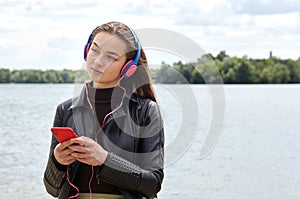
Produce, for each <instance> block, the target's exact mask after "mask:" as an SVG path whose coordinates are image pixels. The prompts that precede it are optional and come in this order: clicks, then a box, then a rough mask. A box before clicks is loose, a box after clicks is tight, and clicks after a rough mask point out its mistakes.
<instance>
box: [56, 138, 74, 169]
mask: <svg viewBox="0 0 300 199" xmlns="http://www.w3.org/2000/svg"><path fill="white" fill-rule="evenodd" d="M72 144H73V142H72V140H68V141H65V142H63V143H59V144H57V145H56V147H55V148H54V154H53V155H54V157H55V159H56V161H57V162H58V163H60V164H62V165H70V164H71V163H73V162H74V161H75V160H76V158H74V157H73V156H71V154H72V153H73V150H71V149H70V148H69V146H71V145H72Z"/></svg>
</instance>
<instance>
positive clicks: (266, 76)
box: [152, 51, 300, 84]
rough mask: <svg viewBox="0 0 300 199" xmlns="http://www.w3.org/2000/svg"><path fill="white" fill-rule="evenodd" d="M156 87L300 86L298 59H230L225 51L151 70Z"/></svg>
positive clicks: (299, 61) (299, 62)
mask: <svg viewBox="0 0 300 199" xmlns="http://www.w3.org/2000/svg"><path fill="white" fill-rule="evenodd" d="M152 74H153V78H154V81H155V82H160V83H172V84H174V83H192V84H204V83H225V84H284V83H300V57H299V58H298V59H297V60H292V59H279V58H276V57H270V58H268V59H252V58H248V57H247V56H244V57H242V58H239V57H230V56H229V55H227V54H226V52H225V51H221V52H220V53H219V54H218V55H217V56H215V57H214V56H213V55H211V54H206V55H203V56H202V57H201V58H199V59H198V60H197V61H195V62H192V63H186V64H184V63H182V62H181V61H178V62H177V63H173V65H172V66H171V65H168V64H166V63H164V62H163V63H162V65H161V67H160V68H159V69H155V70H152Z"/></svg>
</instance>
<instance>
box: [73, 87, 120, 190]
mask: <svg viewBox="0 0 300 199" xmlns="http://www.w3.org/2000/svg"><path fill="white" fill-rule="evenodd" d="M87 88H88V98H89V101H90V102H91V105H92V106H93V109H94V112H95V114H96V116H97V119H98V122H99V124H100V125H102V123H103V119H104V117H105V116H106V115H107V114H108V113H109V112H111V111H112V105H113V106H114V105H116V104H118V102H120V99H121V97H122V90H121V89H120V88H119V87H115V88H103V89H102V88H101V89H96V88H93V86H92V83H89V84H87ZM112 98H113V99H112ZM113 108H114V107H113ZM91 176H92V168H91V166H90V165H87V164H84V163H80V165H79V168H78V171H77V174H76V177H75V180H74V185H75V186H76V187H77V188H78V189H79V191H80V193H89V192H90V191H89V180H90V177H91ZM95 176H96V175H95V174H94V177H93V179H92V183H91V187H92V192H93V193H107V194H121V193H120V191H119V189H118V188H117V187H115V186H113V185H111V184H107V183H105V182H102V181H100V182H99V183H100V184H98V182H97V179H96V177H95Z"/></svg>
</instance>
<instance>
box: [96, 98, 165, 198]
mask: <svg viewBox="0 0 300 199" xmlns="http://www.w3.org/2000/svg"><path fill="white" fill-rule="evenodd" d="M148 116H149V117H148V119H149V120H148V122H147V123H148V124H147V125H146V126H145V127H143V128H142V129H143V130H141V135H140V138H139V140H140V141H139V149H138V152H139V153H137V154H135V155H136V164H134V163H132V162H130V161H127V160H126V159H124V158H122V157H120V156H118V155H116V154H113V153H109V154H108V157H107V159H106V160H105V162H104V164H103V165H102V166H101V167H100V168H99V171H98V174H97V178H98V180H102V181H105V182H107V183H110V184H113V185H115V186H118V187H120V188H123V189H127V190H132V191H134V192H139V193H141V194H142V195H143V196H145V197H147V198H153V197H154V196H155V195H156V194H157V193H158V192H159V191H160V189H161V184H162V180H163V176H164V173H163V159H164V152H163V147H164V130H163V122H162V118H161V115H160V111H159V109H158V105H157V104H156V103H154V102H151V103H150V104H149V107H148Z"/></svg>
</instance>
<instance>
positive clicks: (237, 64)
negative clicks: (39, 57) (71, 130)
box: [0, 51, 300, 84]
mask: <svg viewBox="0 0 300 199" xmlns="http://www.w3.org/2000/svg"><path fill="white" fill-rule="evenodd" d="M150 73H151V77H152V79H153V81H154V82H155V83H166V84H167V83H169V84H178V83H179V84H180V83H181V84H182V83H192V84H204V83H212V84H213V83H225V84H266V83H270V84H279V83H300V57H299V58H298V59H297V60H292V59H279V58H276V57H270V58H268V59H252V58H247V57H246V56H244V57H242V58H238V57H230V56H229V55H227V54H226V52H225V51H221V52H220V53H219V54H218V55H217V56H215V57H214V56H213V55H211V54H206V55H203V56H201V57H200V58H199V59H198V60H197V61H195V62H191V63H182V62H181V61H178V62H176V63H173V64H172V65H169V64H166V63H165V62H162V64H161V66H160V67H159V68H157V69H151V70H150ZM84 80H86V74H84V72H82V71H79V70H77V71H74V70H66V69H65V70H46V71H43V70H28V69H27V70H12V71H11V70H9V69H5V68H2V69H0V83H73V82H75V81H76V82H78V81H84Z"/></svg>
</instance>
